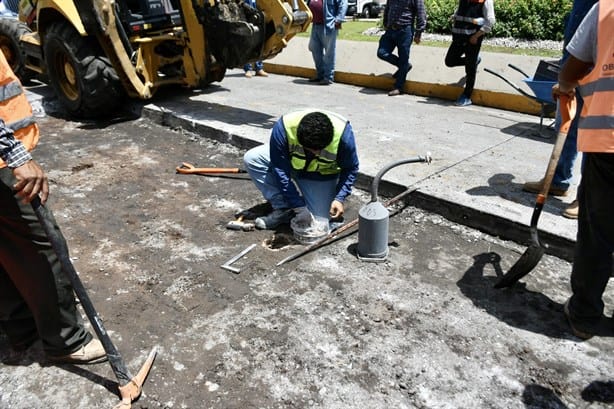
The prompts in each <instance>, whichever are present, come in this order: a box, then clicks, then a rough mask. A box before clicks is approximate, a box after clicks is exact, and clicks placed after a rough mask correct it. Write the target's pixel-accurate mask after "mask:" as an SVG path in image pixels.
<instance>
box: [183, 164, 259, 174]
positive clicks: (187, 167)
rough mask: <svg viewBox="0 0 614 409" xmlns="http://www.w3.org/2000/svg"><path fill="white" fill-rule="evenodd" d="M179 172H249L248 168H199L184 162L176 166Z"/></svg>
mask: <svg viewBox="0 0 614 409" xmlns="http://www.w3.org/2000/svg"><path fill="white" fill-rule="evenodd" d="M175 170H176V171H177V173H182V174H186V175H190V174H216V173H247V171H246V170H243V169H239V168H197V167H194V165H192V164H190V163H187V162H183V163H182V164H181V166H177V167H176V168H175Z"/></svg>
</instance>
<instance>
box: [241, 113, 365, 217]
mask: <svg viewBox="0 0 614 409" xmlns="http://www.w3.org/2000/svg"><path fill="white" fill-rule="evenodd" d="M244 162H245V166H246V169H247V171H248V172H249V175H250V176H251V178H252V181H253V182H254V183H255V185H256V187H257V188H258V189H259V190H260V192H262V195H263V196H264V198H265V199H266V200H267V201H268V202H269V203H270V204H271V206H272V207H273V211H272V212H271V213H270V214H268V215H267V216H264V217H259V218H257V219H256V221H255V224H256V227H257V228H259V229H274V228H276V227H277V226H279V225H280V224H283V223H287V222H289V221H290V219H291V218H292V217H293V216H294V217H296V218H297V220H296V222H297V223H299V224H310V222H311V219H312V215H315V216H320V217H325V218H327V219H329V218H330V219H333V220H334V219H340V218H341V216H343V212H344V207H343V202H344V201H345V199H346V197H347V196H349V195H350V193H351V192H352V186H353V185H354V182H355V181H356V175H357V173H358V154H357V152H356V143H355V140H354V132H353V131H352V127H351V125H350V123H349V122H348V121H347V120H346V119H345V118H343V117H342V116H340V115H339V114H336V113H333V112H326V111H320V110H305V111H296V112H290V113H288V114H285V115H283V116H282V117H281V118H280V119H279V120H278V121H277V122H276V123H275V125H274V126H273V131H272V132H271V140H270V142H269V144H265V145H260V146H257V147H255V148H253V149H250V150H249V151H247V152H246V153H245V156H244Z"/></svg>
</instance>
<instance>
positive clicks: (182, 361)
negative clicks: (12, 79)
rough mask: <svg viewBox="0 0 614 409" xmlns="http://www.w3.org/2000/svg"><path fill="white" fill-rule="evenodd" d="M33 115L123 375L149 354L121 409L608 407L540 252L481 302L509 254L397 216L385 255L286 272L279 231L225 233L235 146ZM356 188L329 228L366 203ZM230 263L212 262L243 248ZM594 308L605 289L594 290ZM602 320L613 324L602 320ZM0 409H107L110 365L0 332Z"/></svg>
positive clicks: (290, 267) (242, 200)
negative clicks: (62, 358)
mask: <svg viewBox="0 0 614 409" xmlns="http://www.w3.org/2000/svg"><path fill="white" fill-rule="evenodd" d="M52 108H53V107H52V106H50V107H47V109H48V115H47V116H46V117H42V118H40V123H41V128H42V130H43V135H42V140H41V143H40V145H39V147H38V148H37V149H36V151H35V157H36V159H37V160H38V161H39V162H40V163H41V164H42V165H43V166H44V168H45V169H46V170H47V171H48V174H49V177H50V181H51V197H50V202H49V205H50V207H51V209H52V210H53V211H54V214H55V216H56V218H57V220H58V222H59V224H60V226H61V228H62V229H63V232H64V234H65V236H66V238H67V240H68V244H69V247H70V250H71V256H72V259H73V262H74V264H75V267H76V268H77V270H78V271H79V273H80V276H81V279H82V280H83V282H84V284H85V286H86V288H87V289H88V292H89V294H90V297H91V298H92V301H93V302H94V305H95V306H96V308H97V310H98V312H99V314H100V315H101V317H102V319H103V321H104V323H105V326H106V328H107V330H108V331H109V333H110V336H111V338H112V339H113V340H114V343H115V344H116V346H117V347H118V349H119V350H120V352H121V353H122V355H123V357H124V359H125V361H126V364H127V366H128V368H130V369H131V370H132V371H136V370H137V369H138V368H139V367H140V366H141V364H142V363H143V361H144V360H145V358H146V356H147V354H148V352H149V351H150V350H151V348H152V347H154V346H158V348H159V354H158V357H157V359H156V361H155V363H154V366H153V369H152V371H151V373H150V375H149V377H148V379H147V381H146V383H145V385H144V391H143V395H142V397H141V398H140V399H139V400H138V401H137V402H135V403H134V404H133V407H134V408H140V409H145V408H147V409H153V408H194V409H196V408H220V409H227V408H241V409H247V408H327V409H334V408H372V409H378V408H381V409H389V408H589V407H590V408H599V407H607V406H608V405H609V404H610V403H611V402H613V401H614V389H613V383H612V381H611V375H612V373H614V357H613V355H612V353H611V351H612V338H611V335H612V334H611V333H610V331H609V330H608V329H607V328H605V327H604V333H603V334H602V336H599V337H595V338H593V339H591V340H589V341H586V342H582V341H580V340H579V339H577V338H575V337H574V336H572V335H571V333H570V332H569V329H568V327H567V324H566V322H565V319H564V316H563V313H562V305H563V303H564V302H565V300H566V299H567V298H568V297H569V295H570V289H569V272H570V270H571V266H570V264H569V263H567V262H565V261H562V260H560V259H557V258H553V257H550V256H546V257H544V258H543V259H542V260H541V262H540V263H539V265H538V267H537V268H536V269H535V270H534V271H533V272H532V273H531V274H530V275H529V276H527V278H526V279H525V280H523V282H522V283H519V284H518V285H516V286H515V287H513V288H511V289H506V290H494V289H493V283H494V282H495V281H496V279H497V276H499V275H501V274H503V272H505V271H507V269H509V267H511V265H512V264H513V263H514V262H515V261H516V260H518V258H519V257H520V256H521V254H522V253H523V252H524V250H525V248H524V247H521V246H518V245H516V244H514V243H511V242H504V241H501V240H499V239H497V238H495V237H491V236H488V235H486V234H484V233H481V232H479V231H477V230H473V229H470V228H467V227H464V226H462V225H459V224H455V223H452V222H450V221H448V220H446V219H444V218H442V217H441V216H438V215H436V214H431V213H427V212H425V211H423V210H421V209H418V208H415V207H412V206H410V205H406V206H405V207H400V208H398V207H397V209H398V210H399V211H400V212H399V213H397V214H396V215H394V216H393V217H391V218H390V234H389V255H388V257H387V258H386V261H385V262H381V263H369V262H363V261H360V260H358V258H357V257H356V255H355V248H356V244H357V240H358V235H357V234H349V235H347V236H345V237H342V238H341V239H339V240H337V241H334V242H333V243H331V244H329V245H326V246H323V247H322V248H320V249H318V250H316V251H313V252H310V253H309V254H306V255H304V256H302V257H300V258H298V259H297V260H295V261H292V262H289V263H286V264H283V265H282V266H279V267H278V266H276V263H277V262H279V261H280V260H282V259H283V258H285V257H287V256H289V255H292V254H295V253H296V252H298V251H300V250H301V249H304V246H302V245H300V244H298V243H296V242H294V241H293V238H292V235H291V233H290V231H289V230H288V228H281V229H279V230H278V231H275V232H271V231H252V232H242V231H233V230H228V229H227V228H226V227H225V226H226V224H227V223H228V222H229V221H231V220H233V215H234V213H235V212H236V211H238V210H241V209H246V208H250V207H252V206H255V205H259V204H261V203H262V199H261V197H260V195H259V194H258V192H257V191H256V190H255V188H254V187H253V185H252V184H251V182H250V181H249V180H248V179H246V177H245V176H243V175H236V176H226V177H211V176H197V175H181V174H177V173H176V172H175V167H176V166H178V165H180V164H181V163H182V162H190V163H192V164H194V165H195V166H199V167H205V166H206V167H210V166H217V167H235V166H241V155H242V154H243V151H242V150H241V149H239V148H236V147H234V146H231V145H226V144H223V143H219V142H215V141H213V140H211V139H208V138H207V137H206V135H195V134H191V133H188V132H185V131H182V130H181V129H169V128H165V127H161V126H159V125H156V124H153V123H151V122H150V121H149V120H146V119H139V118H136V119H130V118H128V119H122V120H117V121H109V122H92V123H89V122H74V121H68V120H65V119H63V118H61V117H60V116H57V114H54V113H53V109H52ZM369 198H370V197H369V194H368V193H367V192H360V191H356V192H355V194H354V195H353V196H352V197H351V199H350V200H349V203H348V206H347V207H348V210H347V220H348V221H351V220H353V219H354V218H356V217H357V213H358V210H359V209H360V208H361V206H363V205H364V204H365V203H366V202H368V200H369ZM254 243H255V244H256V247H255V248H254V249H253V250H252V251H250V252H249V253H248V254H247V255H246V256H244V257H243V258H241V259H240V260H238V261H237V262H236V263H234V264H233V265H234V266H236V267H238V268H239V269H240V272H239V273H238V274H235V273H233V272H230V271H227V270H224V269H222V268H221V267H220V266H221V265H222V264H223V263H225V262H226V261H227V260H228V259H230V258H231V257H233V256H235V255H236V254H238V253H239V252H240V251H241V250H243V249H245V248H247V247H248V246H250V245H251V244H254ZM606 303H607V305H608V306H610V307H608V308H609V309H608V311H606V312H607V314H608V316H609V315H611V312H612V311H611V306H612V305H614V303H613V300H612V297H611V291H610V290H608V291H607V292H606ZM609 324H610V325H611V323H609ZM0 359H1V360H2V362H3V364H2V365H0V408H11V409H22V408H23V409H26V408H27V409H37V408H41V409H42V408H63V409H70V408H75V409H76V408H79V409H83V408H111V407H113V405H115V404H116V403H118V401H119V399H118V395H117V389H116V387H117V384H116V380H115V377H114V375H113V372H112V370H111V368H110V366H109V365H108V364H98V365H93V366H74V365H52V364H50V363H48V362H47V361H46V360H45V358H44V355H43V354H42V353H41V350H40V345H39V344H35V345H34V346H33V347H32V348H30V349H29V350H28V351H26V353H24V354H15V353H13V352H11V351H10V349H8V347H7V345H6V340H5V339H4V338H2V337H1V336H0Z"/></svg>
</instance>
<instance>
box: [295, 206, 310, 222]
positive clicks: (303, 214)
mask: <svg viewBox="0 0 614 409" xmlns="http://www.w3.org/2000/svg"><path fill="white" fill-rule="evenodd" d="M294 214H295V216H294V218H293V219H292V220H293V222H294V223H296V224H297V225H299V226H311V222H312V221H313V215H312V214H311V212H310V211H309V209H307V207H306V206H303V207H297V208H295V209H294Z"/></svg>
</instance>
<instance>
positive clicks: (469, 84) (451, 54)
mask: <svg viewBox="0 0 614 409" xmlns="http://www.w3.org/2000/svg"><path fill="white" fill-rule="evenodd" d="M469 37H471V36H470V35H460V34H453V35H452V44H450V48H448V53H447V54H446V60H445V63H446V66H448V67H458V66H465V90H464V91H463V94H464V95H465V96H466V97H467V98H471V94H472V93H473V87H475V76H476V72H477V62H478V55H479V54H480V48H481V47H482V40H483V39H484V36H481V37H480V38H479V39H478V41H477V43H476V44H471V43H470V42H469Z"/></svg>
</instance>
